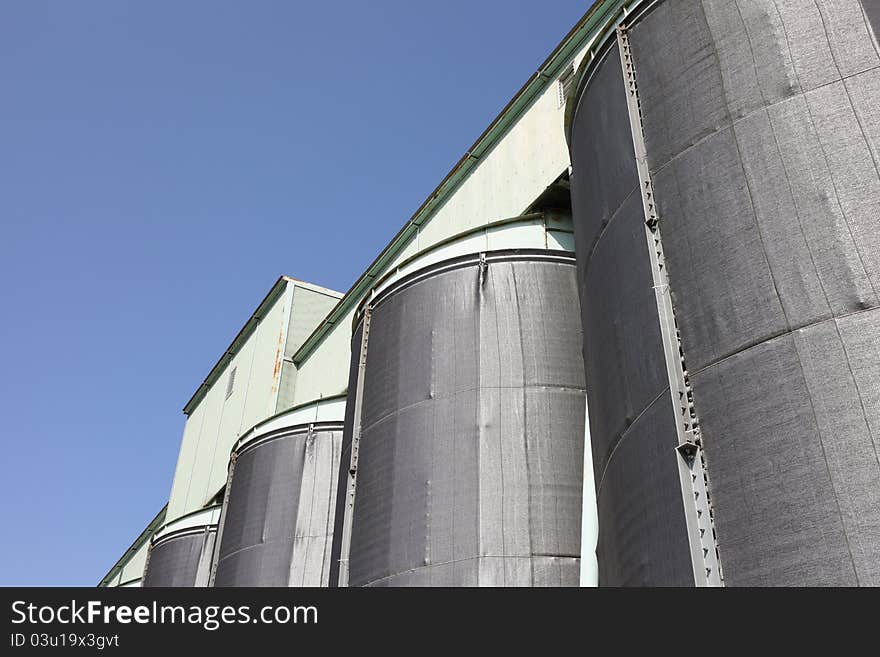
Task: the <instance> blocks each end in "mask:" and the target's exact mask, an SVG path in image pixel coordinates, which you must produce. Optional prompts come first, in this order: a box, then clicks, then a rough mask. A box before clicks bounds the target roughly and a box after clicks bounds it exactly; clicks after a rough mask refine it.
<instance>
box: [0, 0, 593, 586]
mask: <svg viewBox="0 0 880 657" xmlns="http://www.w3.org/2000/svg"><path fill="white" fill-rule="evenodd" d="M589 4H590V0H580V1H576V0H558V1H555V2H552V1H551V2H548V1H546V0H545V1H542V2H538V1H536V0H532V1H530V2H526V1H522V0H505V1H504V2H502V1H499V0H491V1H489V0H486V1H481V0H444V1H443V2H431V3H428V2H412V1H410V2H404V1H402V0H393V1H383V0H377V1H376V2H369V3H367V2H350V1H347V0H344V1H342V2H332V3H322V2H309V3H306V2H293V1H289V2H266V1H256V0H248V1H247V2H244V1H243V0H239V1H238V2H228V1H223V2H218V1H210V2H209V1H201V2H194V1H190V0H188V1H186V2H160V1H157V0H151V1H150V2H143V1H142V2H125V1H121V0H106V1H103V2H97V1H86V0H80V1H77V2H63V1H61V0H57V1H55V2H44V1H39V0H17V1H13V0H7V1H6V2H2V3H0V84H2V91H0V98H2V105H0V221H2V233H0V290H2V298H0V313H2V321H0V338H2V340H0V344H2V349H3V351H2V354H0V375H2V376H0V415H2V420H0V427H2V428H0V436H2V447H3V458H2V460H0V463H2V473H0V513H2V517H0V535H2V540H0V585H86V586H89V585H93V584H95V583H97V582H98V581H99V580H100V578H101V577H102V576H103V575H104V574H105V573H106V571H107V570H108V569H109V568H110V566H112V565H113V563H114V562H115V561H116V559H117V558H118V557H119V556H120V555H121V554H122V552H123V551H124V550H125V549H126V548H127V547H128V545H129V544H130V543H131V542H132V540H133V539H134V538H135V537H136V536H137V534H138V533H139V532H140V531H141V530H142V529H143V528H144V526H145V525H146V523H147V522H148V521H149V520H150V519H151V518H152V517H153V516H154V515H155V513H156V512H157V511H158V510H159V509H160V508H161V507H162V505H163V504H164V502H165V501H166V500H167V496H168V492H169V490H170V487H171V478H172V475H173V470H174V464H175V460H176V457H177V450H178V447H179V444H180V437H181V432H182V429H183V421H184V416H183V414H182V412H181V408H182V407H183V405H184V403H185V402H186V401H187V400H188V399H189V397H190V395H191V394H192V392H193V391H194V390H195V389H196V387H197V386H198V384H199V383H200V382H201V380H202V379H203V378H204V376H205V374H207V372H208V370H209V369H210V368H211V366H212V365H213V363H214V362H215V360H216V359H217V358H218V357H219V355H220V354H221V353H222V350H223V349H224V348H225V347H226V346H227V345H228V344H229V342H230V340H231V339H232V337H233V336H234V335H235V334H236V333H237V331H238V330H239V328H240V327H241V325H242V324H243V323H244V321H245V320H246V319H247V318H248V316H249V315H250V313H251V312H252V311H253V309H254V308H255V307H256V305H257V303H258V302H259V301H260V299H262V297H263V295H264V294H265V293H266V292H267V291H268V289H269V287H270V286H271V285H272V283H273V282H274V281H275V279H276V278H277V277H278V276H279V275H280V274H290V275H292V276H295V277H297V278H301V279H304V280H307V281H311V282H314V283H317V284H319V285H324V286H327V287H331V288H334V289H337V290H340V291H345V290H347V289H348V288H349V286H350V285H351V284H352V283H353V282H354V280H355V279H356V278H357V276H358V275H359V274H360V273H361V272H362V271H363V269H364V268H365V267H366V266H367V265H368V264H369V263H370V261H371V260H372V259H373V258H374V257H375V256H376V255H377V254H378V252H379V251H380V250H381V248H382V247H383V246H385V244H386V243H387V242H388V241H389V240H390V238H391V237H392V236H393V235H394V234H395V233H396V232H397V230H398V229H399V228H400V227H401V226H402V225H403V223H404V222H405V221H406V219H408V218H409V216H410V215H411V214H412V212H413V211H414V210H415V209H416V208H417V207H418V206H419V205H420V203H421V202H422V201H423V200H424V198H425V197H426V196H427V195H428V194H429V193H430V192H431V191H432V190H433V189H434V187H435V186H436V185H437V184H438V183H439V182H440V180H441V178H442V177H443V176H444V175H445V174H446V172H447V171H448V170H449V169H450V168H451V166H452V165H453V164H454V163H455V162H456V161H457V160H458V158H459V157H460V156H461V155H462V153H463V152H464V151H465V150H466V149H467V147H468V146H470V144H471V143H472V142H473V141H474V139H476V137H477V136H478V135H479V134H480V133H481V132H482V131H483V129H484V128H485V127H486V126H487V125H488V123H489V122H490V121H491V119H492V118H494V117H495V115H496V114H497V113H498V112H499V111H500V110H501V109H502V107H503V106H504V105H505V104H506V102H507V101H508V100H509V99H510V98H511V96H512V95H513V94H514V93H515V92H516V91H517V90H518V89H519V88H520V86H521V85H522V84H523V83H524V82H525V81H526V79H527V78H528V77H529V75H531V73H532V72H533V71H534V70H535V68H536V67H537V66H538V65H539V64H540V63H541V62H542V61H543V59H544V58H545V57H546V56H547V55H548V54H549V52H550V51H551V50H552V49H553V47H555V45H556V44H557V43H558V42H559V41H560V39H561V38H562V37H563V36H564V35H565V34H566V33H567V32H568V30H569V29H570V28H571V26H572V25H574V23H575V22H576V21H577V20H578V19H579V18H580V17H581V16H582V15H583V14H584V12H585V11H586V10H587V8H588V6H589Z"/></svg>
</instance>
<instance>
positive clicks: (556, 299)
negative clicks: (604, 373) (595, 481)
mask: <svg viewBox="0 0 880 657" xmlns="http://www.w3.org/2000/svg"><path fill="white" fill-rule="evenodd" d="M574 270H575V268H574V261H573V258H572V256H571V255H567V254H565V253H562V252H547V251H534V252H528V251H514V252H493V253H489V254H486V259H485V260H484V261H483V262H482V263H481V261H480V258H479V256H478V255H473V256H468V257H465V258H459V259H455V260H452V261H447V262H445V263H440V264H437V265H433V266H432V267H430V268H428V270H426V271H423V272H421V273H416V274H414V275H413V276H411V277H408V278H407V279H404V280H403V281H400V282H398V283H397V284H395V285H394V286H392V287H391V288H389V289H387V290H385V291H384V292H383V293H381V294H380V295H379V296H378V297H377V298H376V299H375V300H374V302H373V304H372V308H371V311H370V320H369V324H370V325H369V336H368V339H367V340H366V344H367V347H366V349H367V351H366V363H365V369H364V381H363V397H362V400H361V402H362V403H361V404H360V405H358V404H355V403H353V402H352V397H351V396H352V395H353V394H354V391H356V390H357V389H358V383H357V372H358V368H357V367H356V362H357V361H358V360H359V356H360V351H361V337H362V335H363V333H362V331H363V325H362V326H361V327H359V330H358V331H356V332H355V339H354V341H353V343H352V344H353V350H352V351H353V363H352V370H351V375H352V379H351V381H350V384H349V396H350V397H349V405H348V409H349V411H350V413H351V414H352V416H355V415H357V413H358V412H360V417H359V418H358V417H351V418H348V419H347V422H346V429H347V434H350V433H351V431H352V429H351V428H352V427H353V428H354V431H356V428H357V427H360V428H361V431H360V434H359V441H358V454H359V456H358V461H357V469H356V493H355V495H354V507H353V510H352V513H351V515H350V517H351V526H350V535H351V541H350V554H349V559H348V562H347V565H348V581H347V583H348V585H350V586H414V585H426V586H427V585H440V586H461V585H471V586H476V585H482V586H493V585H509V586H512V585H525V586H530V585H535V586H559V585H572V586H575V585H577V583H578V575H579V555H580V523H581V482H582V476H583V472H582V462H583V451H582V450H583V441H584V426H583V423H584V380H583V368H582V360H581V357H580V353H579V351H580V342H581V331H580V325H579V321H578V304H577V287H576V282H575V271H574ZM351 445H352V440H351V436H350V435H347V436H346V444H345V446H344V448H343V450H344V454H343V459H342V467H341V482H340V484H341V485H340V488H339V490H340V492H342V491H344V490H345V483H346V482H348V481H349V480H350V479H349V472H348V470H349V467H350V464H351V461H350V454H351ZM347 457H348V460H346V458H347ZM344 506H345V502H344V501H340V504H339V505H338V507H337V508H338V510H337V529H336V535H337V536H339V537H342V536H343V534H344V531H343V528H341V527H340V523H342V522H344V519H345V517H346V516H345V513H344V512H340V509H344ZM334 552H335V553H336V554H341V555H342V556H343V557H344V556H345V552H346V546H337V549H335V550H334Z"/></svg>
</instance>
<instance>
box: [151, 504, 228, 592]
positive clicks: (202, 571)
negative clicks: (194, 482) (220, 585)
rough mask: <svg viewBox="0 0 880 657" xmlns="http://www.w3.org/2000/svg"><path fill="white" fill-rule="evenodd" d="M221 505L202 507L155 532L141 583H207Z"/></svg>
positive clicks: (197, 584) (165, 584) (193, 585)
mask: <svg viewBox="0 0 880 657" xmlns="http://www.w3.org/2000/svg"><path fill="white" fill-rule="evenodd" d="M219 515H220V507H219V506H213V507H208V508H206V509H201V510H199V511H196V512H194V513H191V514H187V515H186V516H182V517H181V518H178V519H176V520H174V521H172V522H169V523H168V524H167V525H165V526H164V527H163V528H161V529H159V530H158V531H157V532H156V535H155V537H154V538H153V540H152V543H151V545H150V551H149V553H148V555H147V564H146V569H145V571H144V578H143V584H142V585H143V586H171V587H201V586H208V580H209V578H210V575H211V561H212V559H213V555H214V545H215V543H216V539H217V519H218V517H219Z"/></svg>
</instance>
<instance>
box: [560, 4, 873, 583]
mask: <svg viewBox="0 0 880 657" xmlns="http://www.w3.org/2000/svg"><path fill="white" fill-rule="evenodd" d="M875 4H876V3H875ZM644 6H645V7H647V9H646V10H644V11H639V10H638V9H637V10H635V11H632V12H631V13H630V14H629V15H628V16H627V17H626V19H625V20H624V23H623V25H622V26H621V27H620V28H619V29H618V30H617V31H616V32H613V33H610V34H609V35H608V38H607V39H606V42H605V45H604V46H603V47H599V48H597V53H596V56H595V57H594V58H593V59H592V60H591V61H589V62H588V63H586V64H585V65H584V66H583V67H582V68H583V71H582V74H581V77H580V83H579V85H578V90H577V94H576V96H575V98H574V99H573V100H572V101H571V105H570V108H569V109H570V111H569V113H568V114H569V116H570V117H571V124H570V132H569V144H570V148H571V157H572V168H573V172H572V202H573V210H574V221H575V238H576V249H577V255H578V265H579V266H578V271H579V274H578V285H579V288H580V294H581V303H582V313H583V326H584V353H585V357H586V369H587V384H588V385H587V388H588V391H589V403H590V422H591V436H592V442H593V455H594V463H595V476H596V482H597V489H598V490H597V494H598V506H599V547H598V557H599V568H600V584H610V585H621V584H679V585H682V584H692V583H695V582H696V583H698V584H719V583H722V573H723V583H725V584H729V585H855V584H861V585H875V586H876V585H880V461H878V450H880V384H878V381H880V230H878V227H880V103H878V98H880V48H878V44H877V39H876V36H875V34H873V33H872V28H871V25H872V21H873V23H874V29H877V25H876V21H877V11H876V9H874V8H873V5H871V3H865V4H864V5H863V4H862V3H860V2H859V1H858V0H835V1H831V0H817V2H815V3H814V2H809V3H800V2H789V1H784V0H783V1H776V2H769V1H767V0H738V2H736V3H733V2H727V1H726V0H661V1H660V2H654V3H644Z"/></svg>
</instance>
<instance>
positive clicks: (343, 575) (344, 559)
mask: <svg viewBox="0 0 880 657" xmlns="http://www.w3.org/2000/svg"><path fill="white" fill-rule="evenodd" d="M372 312H373V308H372V304H367V306H366V307H365V308H364V316H363V329H362V331H363V332H362V334H361V349H360V354H359V356H358V370H357V372H358V373H357V384H356V385H355V394H354V418H353V419H352V431H351V461H350V463H349V468H348V476H349V482H348V487H347V490H346V494H347V496H348V499H347V500H346V504H345V515H344V517H343V522H342V540H341V543H340V545H341V550H340V554H339V583H338V586H339V587H347V586H348V560H349V554H350V551H351V523H352V520H353V518H354V502H355V495H356V493H357V466H358V447H359V444H360V439H361V414H362V410H363V405H364V378H365V375H366V371H367V345H368V344H369V341H370V318H371V316H372Z"/></svg>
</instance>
